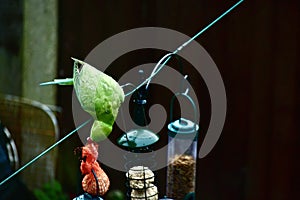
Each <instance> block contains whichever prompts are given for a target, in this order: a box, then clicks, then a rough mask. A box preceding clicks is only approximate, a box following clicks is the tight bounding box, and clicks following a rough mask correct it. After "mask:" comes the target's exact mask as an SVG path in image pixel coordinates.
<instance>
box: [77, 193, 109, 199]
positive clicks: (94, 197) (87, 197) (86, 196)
mask: <svg viewBox="0 0 300 200" xmlns="http://www.w3.org/2000/svg"><path fill="white" fill-rule="evenodd" d="M73 200H103V199H102V198H101V197H99V196H92V195H90V194H88V193H84V194H82V195H80V196H78V197H75V198H74V199H73Z"/></svg>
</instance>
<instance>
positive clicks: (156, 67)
mask: <svg viewBox="0 0 300 200" xmlns="http://www.w3.org/2000/svg"><path fill="white" fill-rule="evenodd" d="M243 1H244V0H240V1H239V2H237V3H236V4H234V5H233V6H232V7H231V8H229V9H228V10H227V11H225V12H224V13H223V14H222V15H220V16H219V17H218V18H216V19H215V20H214V21H212V22H211V23H210V24H208V25H207V26H206V27H204V28H203V29H202V30H201V31H199V32H198V33H197V34H195V35H194V36H193V37H192V38H190V39H189V40H188V41H186V42H185V43H183V44H182V45H181V46H179V47H178V48H177V49H176V50H175V51H173V52H172V53H168V54H166V55H164V56H163V57H162V58H161V59H160V60H159V62H158V63H157V64H156V65H155V67H154V69H153V71H152V73H151V75H150V76H149V77H148V78H147V79H146V80H145V81H144V82H142V83H141V84H140V85H138V86H137V87H136V88H135V89H134V90H132V91H130V92H128V93H127V94H125V96H128V95H131V94H132V93H134V92H135V91H136V90H138V89H139V88H140V87H142V86H143V85H144V84H146V83H147V86H146V88H147V87H148V86H149V84H150V81H151V79H152V78H153V77H154V76H155V75H156V74H157V73H158V72H159V71H160V70H161V69H162V68H163V67H164V66H165V65H166V63H167V62H168V61H169V60H170V59H171V57H172V56H173V55H175V54H177V53H178V52H179V51H181V50H182V49H183V48H184V47H186V46H187V45H188V44H190V43H191V42H192V41H193V40H195V39H196V38H197V37H199V36H200V35H201V34H202V33H204V32H205V31H206V30H207V29H209V28H210V27H211V26H213V25H214V24H215V23H216V22H218V21H219V20H220V19H222V18H223V17H224V16H225V15H227V14H228V13H229V12H230V11H232V10H233V9H234V8H236V7H237V6H238V5H239V4H241V3H242V2H243ZM163 61H164V62H163ZM160 63H162V64H160ZM159 65H160V66H159Z"/></svg>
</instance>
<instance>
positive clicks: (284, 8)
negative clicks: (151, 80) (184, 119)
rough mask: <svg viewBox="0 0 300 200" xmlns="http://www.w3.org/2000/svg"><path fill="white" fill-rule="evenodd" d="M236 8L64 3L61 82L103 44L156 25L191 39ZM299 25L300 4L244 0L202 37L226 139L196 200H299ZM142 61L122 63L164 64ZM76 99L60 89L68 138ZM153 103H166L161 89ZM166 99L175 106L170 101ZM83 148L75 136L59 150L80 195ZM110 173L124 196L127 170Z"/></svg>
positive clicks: (202, 174) (67, 179) (62, 174)
mask: <svg viewBox="0 0 300 200" xmlns="http://www.w3.org/2000/svg"><path fill="white" fill-rule="evenodd" d="M236 2H237V1H233V0H228V1H217V0H209V1H208V0H207V1H196V0H195V1H191V0H188V1H179V0H173V1H170V0H165V1H158V0H156V1H155V0H153V1H147V0H140V1H120V0H111V1H100V0H97V1H96V0H90V1H79V0H64V1H59V65H58V67H59V68H58V71H59V77H71V76H72V61H71V60H70V57H77V58H81V59H84V58H85V56H86V55H87V54H88V53H89V52H90V51H91V50H92V49H93V48H94V47H95V46H96V45H98V44H99V43H101V42H102V41H104V40H105V39H107V38H108V37H110V36H113V35H114V34H117V33H119V32H121V31H125V30H128V29H132V28H137V27H144V26H156V27H164V28H169V29H174V30H177V31H179V32H182V33H184V34H186V35H189V36H193V35H194V34H195V33H196V32H197V31H199V30H201V29H202V28H204V27H205V26H206V25H207V24H209V23H210V22H211V21H212V20H214V19H215V18H216V17H218V16H219V15H220V14H221V13H223V12H224V11H226V10H227V9H228V8H230V7H231V6H232V5H233V4H235V3H236ZM299 21H300V2H299V1H296V0H288V1H271V0H266V1H259V0H252V1H245V2H243V3H242V4H241V5H240V6H238V7H237V8H236V9H235V10H233V11H232V12H231V13H230V14H229V15H227V16H226V17H224V18H223V19H222V20H221V21H220V22H218V23H217V24H216V25H214V26H213V27H211V28H210V29H209V30H207V31H206V32H205V33H204V34H203V35H201V36H200V37H199V38H198V39H197V42H199V43H200V44H201V45H202V46H203V47H204V48H205V49H206V50H207V52H208V53H209V54H210V56H211V57H212V59H213V60H214V61H215V63H216V64H217V66H218V68H219V70H220V73H221V75H222V77H223V80H224V83H225V87H226V92H227V100H228V104H227V106H228V107H227V108H228V111H227V118H226V122H225V126H224V129H223V133H222V135H221V138H220V140H219V141H218V143H217V145H216V146H215V148H214V149H213V151H212V152H211V153H210V154H209V155H208V156H207V157H205V158H203V159H198V160H197V199H205V200H226V199H228V200H229V199H230V200H233V199H236V200H238V199H239V200H243V199H244V200H254V199H255V200H267V199H269V200H285V199H299V196H300V195H299V191H300V181H299V172H300V161H299V158H298V157H299V156H297V154H298V153H299V145H300V136H299V126H298V123H299V114H298V113H299V100H300V99H299V96H300V95H299V85H300V84H299V79H298V76H299V72H300V70H299V58H298V56H299V54H300V47H299V46H300V36H299V34H300V26H299ZM140 55H141V56H139V57H138V58H137V57H134V55H133V56H132V57H130V56H129V58H124V60H123V61H124V66H121V65H120V66H119V67H120V68H122V67H128V66H130V64H132V63H139V64H142V63H146V62H149V61H151V62H156V61H158V58H159V57H155V56H148V55H147V54H143V53H141V54H140ZM133 58H135V60H134V59H133ZM119 63H122V62H119ZM132 66H134V65H132ZM202 85H203V84H202ZM199 91H200V92H199V93H201V91H203V96H204V97H203V98H204V100H203V104H202V105H200V107H201V109H203V110H204V112H203V113H201V114H202V116H205V114H207V115H208V116H207V117H204V118H203V120H204V121H203V122H202V121H201V123H202V127H203V129H204V130H203V131H202V132H203V133H205V127H206V128H207V119H209V114H210V113H209V106H210V104H209V99H208V98H207V92H206V91H205V87H203V86H201V81H200V80H199ZM71 93H72V89H71V88H67V87H60V88H59V89H58V103H59V105H60V106H61V107H62V108H63V113H62V115H61V117H60V126H61V132H62V136H63V135H64V134H66V133H67V132H69V131H71V130H72V129H74V123H73V118H72V117H73V116H72V109H71V104H70V99H71ZM205 93H206V94H205ZM201 95H202V94H200V96H201ZM151 99H152V100H154V101H157V100H158V99H160V98H159V97H157V95H156V93H153V94H151V98H150V101H151ZM161 103H162V104H163V105H165V104H168V103H169V99H168V98H165V99H161ZM205 120H206V121H205ZM113 134H119V133H115V132H114V133H113ZM201 139H203V136H202V137H200V139H199V143H200V144H201ZM80 145H82V144H81V142H80V140H79V138H78V136H74V137H72V138H71V139H70V140H68V141H67V142H65V143H63V144H62V145H61V146H60V149H59V150H60V162H59V166H58V179H59V180H60V181H61V182H62V183H63V186H64V189H65V190H66V191H68V192H69V193H73V194H75V195H76V194H78V193H80V181H81V180H80V174H79V171H78V165H79V163H78V160H77V158H76V156H74V155H73V149H74V148H75V147H76V146H80ZM101 153H105V152H101ZM104 167H105V166H104ZM105 168H106V170H107V171H108V173H109V175H110V177H111V182H112V186H111V188H112V189H121V190H124V189H125V187H124V174H123V173H121V172H118V171H115V170H113V169H110V168H109V167H105ZM164 181H165V177H164V171H163V170H162V171H160V172H158V182H159V187H160V193H161V194H163V193H164V192H165V191H164V189H165V187H164V183H165V182H164Z"/></svg>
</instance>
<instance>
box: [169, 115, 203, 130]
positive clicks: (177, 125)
mask: <svg viewBox="0 0 300 200" xmlns="http://www.w3.org/2000/svg"><path fill="white" fill-rule="evenodd" d="M195 125H196V126H195ZM168 129H169V130H170V131H172V132H176V133H183V134H184V133H194V132H195V131H198V129H199V126H198V125H197V124H195V123H194V122H192V121H190V120H188V119H185V118H180V119H178V120H176V121H175V122H172V123H170V124H169V125H168Z"/></svg>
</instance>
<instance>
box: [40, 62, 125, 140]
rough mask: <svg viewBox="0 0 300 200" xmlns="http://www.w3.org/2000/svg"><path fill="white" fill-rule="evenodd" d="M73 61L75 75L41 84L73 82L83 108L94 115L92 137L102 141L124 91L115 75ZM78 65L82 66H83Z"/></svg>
mask: <svg viewBox="0 0 300 200" xmlns="http://www.w3.org/2000/svg"><path fill="white" fill-rule="evenodd" d="M73 60H74V61H75V63H74V73H73V78H67V79H56V80H54V81H52V82H47V83H43V84H41V85H49V84H60V85H72V84H73V85H74V89H75V92H76V96H77V98H78V100H79V102H80V104H81V107H82V108H83V110H85V111H86V112H88V113H89V114H91V115H92V116H93V118H94V123H93V126H92V128H91V133H90V137H91V139H92V140H93V141H95V142H99V141H101V140H104V139H105V138H106V137H107V136H108V135H109V134H110V133H111V131H112V126H113V124H114V122H115V120H116V117H117V115H118V110H119V107H120V105H121V103H122V102H123V101H124V92H123V89H122V88H121V87H120V85H119V84H118V83H117V82H116V81H115V80H114V79H113V78H112V77H110V76H108V75H106V74H105V73H103V72H101V71H99V70H97V69H96V68H94V67H93V66H91V65H89V64H87V63H85V62H83V61H80V60H78V59H73ZM78 64H81V65H82V67H81V69H79V68H78Z"/></svg>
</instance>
